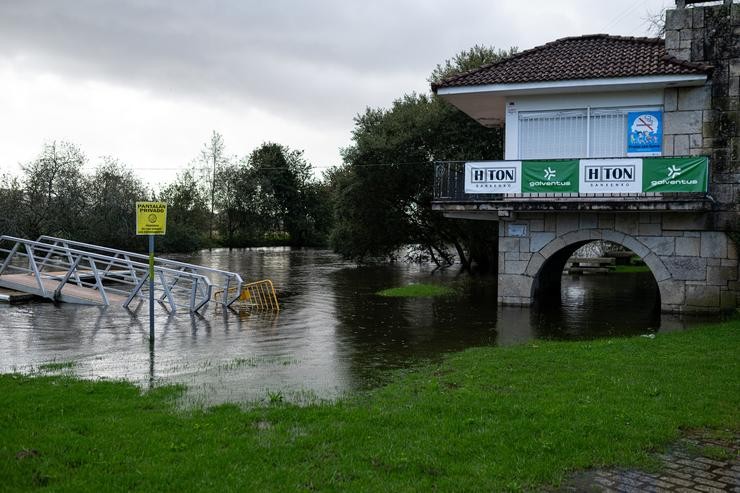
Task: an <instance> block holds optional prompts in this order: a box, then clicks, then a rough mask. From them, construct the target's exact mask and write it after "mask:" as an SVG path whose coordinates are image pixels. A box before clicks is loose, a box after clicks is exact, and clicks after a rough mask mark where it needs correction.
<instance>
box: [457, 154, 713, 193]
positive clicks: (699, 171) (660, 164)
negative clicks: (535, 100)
mask: <svg viewBox="0 0 740 493" xmlns="http://www.w3.org/2000/svg"><path fill="white" fill-rule="evenodd" d="M708 175H709V160H708V159H707V158H706V157H703V156H699V157H685V158H684V157H677V158H670V157H665V158H662V157H661V158H613V159H559V160H555V159H553V160H539V161H479V162H471V163H465V193H471V194H501V193H506V194H522V193H555V194H564V193H598V194H621V193H648V192H672V193H674V192H679V193H680V192H686V193H692V192H706V191H707V179H708Z"/></svg>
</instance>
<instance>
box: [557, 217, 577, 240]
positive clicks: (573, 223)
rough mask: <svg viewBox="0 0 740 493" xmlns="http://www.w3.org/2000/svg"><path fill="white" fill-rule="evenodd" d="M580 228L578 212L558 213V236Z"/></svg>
mask: <svg viewBox="0 0 740 493" xmlns="http://www.w3.org/2000/svg"><path fill="white" fill-rule="evenodd" d="M577 229H578V213H567V212H566V213H560V214H558V215H557V230H556V232H557V234H558V236H560V235H562V234H565V233H567V232H569V231H575V230H577Z"/></svg>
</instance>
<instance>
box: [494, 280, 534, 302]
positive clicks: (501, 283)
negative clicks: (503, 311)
mask: <svg viewBox="0 0 740 493" xmlns="http://www.w3.org/2000/svg"><path fill="white" fill-rule="evenodd" d="M498 292H499V296H519V297H522V298H529V297H531V295H532V278H531V277H529V276H522V275H514V274H499V276H498Z"/></svg>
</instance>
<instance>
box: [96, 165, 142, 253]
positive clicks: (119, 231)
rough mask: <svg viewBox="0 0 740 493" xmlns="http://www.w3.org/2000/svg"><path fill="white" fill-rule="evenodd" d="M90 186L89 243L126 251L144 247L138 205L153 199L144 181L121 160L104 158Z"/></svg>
mask: <svg viewBox="0 0 740 493" xmlns="http://www.w3.org/2000/svg"><path fill="white" fill-rule="evenodd" d="M87 183H88V187H87V194H88V202H87V204H86V209H85V213H84V215H83V217H82V221H81V223H82V224H81V227H84V232H83V235H84V237H85V239H86V241H88V242H90V243H96V244H100V245H107V246H111V247H116V248H122V249H136V248H137V247H140V245H139V243H140V242H137V241H136V219H135V213H136V208H135V203H136V201H138V200H147V199H148V197H149V193H148V192H147V190H146V188H145V187H144V185H143V184H142V182H141V180H139V179H138V178H137V177H136V176H134V174H133V172H132V171H131V170H130V169H127V168H126V167H125V165H123V164H122V163H120V162H119V161H118V160H116V159H114V158H111V157H104V158H103V162H102V163H101V164H100V165H99V166H98V167H97V168H96V169H95V172H94V174H93V175H92V176H90V177H89V178H88V179H87Z"/></svg>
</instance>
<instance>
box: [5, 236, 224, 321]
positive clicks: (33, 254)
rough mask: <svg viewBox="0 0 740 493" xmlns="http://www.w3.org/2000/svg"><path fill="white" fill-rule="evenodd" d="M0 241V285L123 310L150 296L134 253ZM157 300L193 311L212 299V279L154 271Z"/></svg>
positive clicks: (157, 268)
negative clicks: (117, 305) (118, 304)
mask: <svg viewBox="0 0 740 493" xmlns="http://www.w3.org/2000/svg"><path fill="white" fill-rule="evenodd" d="M63 241H64V240H59V241H56V242H53V241H52V242H43V241H33V240H27V239H24V238H16V237H12V236H0V257H2V258H3V260H2V263H0V285H4V286H6V287H11V288H13V289H18V290H22V291H24V292H29V293H33V294H36V295H38V296H42V297H44V298H48V299H52V300H62V301H71V302H77V303H89V304H102V305H110V304H111V303H112V302H120V303H121V304H122V305H123V306H124V307H128V306H129V304H130V303H131V302H132V301H133V300H134V299H135V298H136V297H145V296H146V295H145V293H147V294H148V289H149V286H148V283H147V282H146V281H147V280H148V278H149V266H148V264H147V263H144V262H140V261H138V260H139V259H138V256H137V255H136V254H131V253H130V252H124V251H117V252H116V254H114V255H106V254H102V253H96V252H92V251H85V250H80V249H77V248H72V246H70V245H69V244H67V245H63V244H61V242H63ZM154 272H155V295H156V296H157V297H158V298H159V300H160V301H164V302H166V303H167V304H168V305H169V307H170V309H171V310H172V311H176V310H177V309H178V308H187V309H188V310H190V311H192V312H197V311H198V310H200V309H201V308H202V307H203V306H205V305H206V304H207V303H208V302H209V301H210V300H211V294H212V292H213V286H212V283H211V280H210V279H209V278H208V277H206V276H204V275H202V274H198V273H193V272H184V271H182V270H175V269H172V268H170V267H167V266H162V265H158V266H155V271H154Z"/></svg>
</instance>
